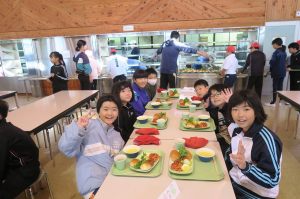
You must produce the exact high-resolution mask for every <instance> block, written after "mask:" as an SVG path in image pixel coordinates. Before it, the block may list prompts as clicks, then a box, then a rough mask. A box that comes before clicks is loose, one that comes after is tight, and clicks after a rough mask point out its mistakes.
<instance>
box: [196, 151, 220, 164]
mask: <svg viewBox="0 0 300 199" xmlns="http://www.w3.org/2000/svg"><path fill="white" fill-rule="evenodd" d="M196 154H197V156H198V158H199V160H200V161H202V162H209V161H211V160H212V159H213V157H214V156H215V155H216V153H215V151H214V150H212V149H210V148H200V149H197V150H196Z"/></svg>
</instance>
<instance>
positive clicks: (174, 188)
mask: <svg viewBox="0 0 300 199" xmlns="http://www.w3.org/2000/svg"><path fill="white" fill-rule="evenodd" d="M179 194H180V190H179V187H178V185H177V183H176V181H175V180H173V181H172V182H171V184H170V185H169V186H168V187H167V188H166V189H165V190H164V191H163V192H162V193H161V194H160V196H159V197H158V198H157V199H175V198H177V197H178V195H179Z"/></svg>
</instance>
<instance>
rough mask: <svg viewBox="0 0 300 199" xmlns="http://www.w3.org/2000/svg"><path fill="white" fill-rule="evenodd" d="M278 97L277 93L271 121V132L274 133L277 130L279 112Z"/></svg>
mask: <svg viewBox="0 0 300 199" xmlns="http://www.w3.org/2000/svg"><path fill="white" fill-rule="evenodd" d="M279 101H280V99H279V96H278V93H277V96H276V103H275V114H274V120H273V131H274V132H275V133H276V130H277V122H278V112H279Z"/></svg>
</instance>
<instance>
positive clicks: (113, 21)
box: [0, 0, 297, 39]
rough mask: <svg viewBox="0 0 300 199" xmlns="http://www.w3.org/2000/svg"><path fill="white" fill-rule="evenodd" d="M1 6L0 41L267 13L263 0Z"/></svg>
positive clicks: (242, 19)
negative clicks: (126, 26)
mask: <svg viewBox="0 0 300 199" xmlns="http://www.w3.org/2000/svg"><path fill="white" fill-rule="evenodd" d="M267 1H270V0H267ZM273 1H275V0H273ZM284 1H297V0H284ZM0 5H1V7H0V27H1V29H0V39H10V38H25V37H47V36H68V35H84V34H102V33H113V32H123V25H127V24H132V25H134V31H135V32H136V31H155V30H172V29H194V28H196V29H198V28H219V27H240V26H260V25H264V23H265V17H266V16H265V13H266V10H265V8H266V1H265V0H239V1H237V0H215V1H211V0H201V1H200V0H121V1H120V0H86V1H83V0H50V1H49V0H39V1H36V0H9V1H7V0H0Z"/></svg>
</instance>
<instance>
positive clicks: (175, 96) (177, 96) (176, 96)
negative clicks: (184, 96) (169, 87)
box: [167, 93, 180, 98]
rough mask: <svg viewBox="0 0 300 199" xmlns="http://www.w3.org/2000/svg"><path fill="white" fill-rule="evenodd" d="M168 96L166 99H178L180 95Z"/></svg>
mask: <svg viewBox="0 0 300 199" xmlns="http://www.w3.org/2000/svg"><path fill="white" fill-rule="evenodd" d="M167 95H168V97H169V98H179V96H180V94H179V93H178V94H176V95H174V96H169V94H167Z"/></svg>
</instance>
